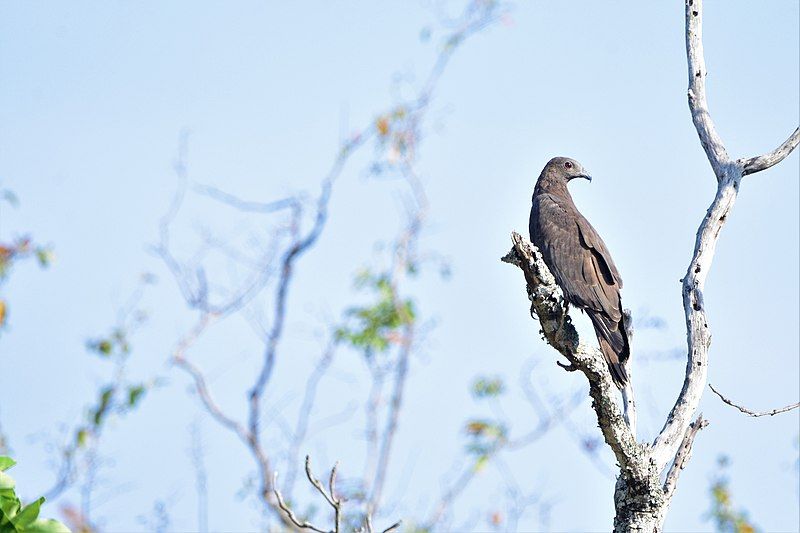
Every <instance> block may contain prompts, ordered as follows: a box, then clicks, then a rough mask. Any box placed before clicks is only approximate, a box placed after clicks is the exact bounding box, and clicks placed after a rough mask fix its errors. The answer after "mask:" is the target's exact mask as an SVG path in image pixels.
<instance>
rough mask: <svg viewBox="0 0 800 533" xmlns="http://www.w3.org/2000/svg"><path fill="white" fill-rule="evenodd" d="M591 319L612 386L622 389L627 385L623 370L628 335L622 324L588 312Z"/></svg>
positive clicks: (628, 348)
mask: <svg viewBox="0 0 800 533" xmlns="http://www.w3.org/2000/svg"><path fill="white" fill-rule="evenodd" d="M587 314H588V315H589V318H591V319H592V325H593V326H594V331H595V334H596V335H597V340H598V342H599V343H600V351H602V352H603V357H605V360H606V363H608V369H609V370H610V371H611V378H612V379H613V380H614V384H615V385H616V386H617V387H618V388H620V389H622V388H624V387H625V385H626V384H627V383H628V372H627V370H625V363H627V361H628V357H629V356H630V352H631V349H630V344H629V342H628V334H627V331H626V328H625V325H624V323H623V321H624V319H622V320H620V321H619V322H613V321H612V320H611V319H610V318H609V317H608V316H606V315H605V314H601V313H594V312H588V313H587Z"/></svg>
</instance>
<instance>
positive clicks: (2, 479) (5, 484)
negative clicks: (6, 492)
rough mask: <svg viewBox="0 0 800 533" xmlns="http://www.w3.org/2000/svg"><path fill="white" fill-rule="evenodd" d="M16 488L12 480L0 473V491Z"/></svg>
mask: <svg viewBox="0 0 800 533" xmlns="http://www.w3.org/2000/svg"><path fill="white" fill-rule="evenodd" d="M16 486H17V484H16V483H15V482H14V478H12V477H11V476H9V475H8V474H6V473H5V472H0V489H13V488H14V487H16Z"/></svg>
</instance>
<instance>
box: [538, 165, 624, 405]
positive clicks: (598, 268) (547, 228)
mask: <svg viewBox="0 0 800 533" xmlns="http://www.w3.org/2000/svg"><path fill="white" fill-rule="evenodd" d="M574 178H585V179H587V180H589V181H591V180H592V177H591V176H590V175H589V174H588V173H587V172H586V170H584V168H583V167H582V166H581V164H580V163H578V162H577V161H575V160H574V159H570V158H567V157H554V158H553V159H551V160H550V161H549V162H548V163H547V165H546V166H545V167H544V170H542V173H541V174H540V175H539V179H538V181H537V182H536V188H535V189H534V191H533V199H532V204H533V205H532V206H531V218H530V225H529V229H530V233H531V241H532V242H533V244H535V245H536V247H537V248H539V251H540V252H541V253H542V257H543V258H544V262H545V263H546V264H547V267H548V268H549V269H550V271H551V272H552V273H553V276H555V278H556V282H557V283H558V285H559V286H560V287H561V289H562V291H564V296H565V297H566V299H567V302H568V303H569V304H571V305H574V306H575V307H578V308H580V309H581V310H583V311H584V312H585V313H586V314H587V315H589V318H590V319H591V321H592V325H593V326H594V331H595V333H596V334H597V340H598V342H599V343H600V349H601V351H602V352H603V356H604V357H605V360H606V362H607V363H608V368H609V370H611V377H612V378H613V380H614V383H615V384H616V385H617V387H619V388H620V389H622V388H624V387H625V385H626V384H627V382H628V374H627V372H626V370H625V363H626V362H627V360H628V357H630V341H629V339H628V331H627V330H626V327H625V326H626V324H627V320H628V319H627V318H626V317H625V312H624V311H623V309H622V300H621V298H620V294H619V291H620V289H621V288H622V277H620V275H619V272H618V271H617V267H616V266H615V265H614V261H613V260H612V259H611V254H610V253H609V251H608V248H606V245H605V243H604V242H603V239H601V238H600V236H599V235H598V234H597V231H595V229H594V228H593V227H592V225H591V224H589V221H588V220H586V219H585V218H584V217H583V215H581V214H580V213H579V212H578V208H577V207H575V203H574V202H573V201H572V196H570V194H569V190H568V189H567V183H569V181H570V180H572V179H574Z"/></svg>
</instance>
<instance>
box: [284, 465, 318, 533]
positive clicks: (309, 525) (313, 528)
mask: <svg viewBox="0 0 800 533" xmlns="http://www.w3.org/2000/svg"><path fill="white" fill-rule="evenodd" d="M272 491H273V493H274V494H275V499H276V500H278V507H280V509H281V511H283V512H284V513H285V515H286V517H287V518H288V519H289V520H290V521H291V523H292V524H294V525H295V526H297V527H298V528H300V529H310V530H311V531H316V532H317V533H330V532H329V531H328V530H325V529H320V528H318V527H317V526H315V525H314V524H312V523H311V522H308V521H306V520H302V521H301V520H300V519H298V518H297V516H296V515H295V514H294V512H293V511H292V508H291V507H289V506H288V505H286V502H285V501H284V500H283V495H282V494H281V491H279V490H278V473H277V472H275V474H274V477H273V482H272Z"/></svg>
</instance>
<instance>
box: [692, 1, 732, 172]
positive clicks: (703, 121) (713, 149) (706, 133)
mask: <svg viewBox="0 0 800 533" xmlns="http://www.w3.org/2000/svg"><path fill="white" fill-rule="evenodd" d="M686 57H687V59H688V66H689V92H688V96H689V109H690V110H691V112H692V121H693V122H694V127H695V129H696V130H697V135H698V136H699V137H700V144H702V145H703V150H705V152H706V156H708V161H709V162H710V163H711V168H713V169H714V173H715V174H716V175H717V181H719V180H720V179H721V174H720V171H721V170H722V168H723V166H724V165H726V164H727V163H728V162H730V158H729V157H728V152H727V151H726V150H725V146H724V145H723V144H722V139H721V138H720V136H719V134H718V133H717V130H716V128H715V127H714V121H713V120H711V114H710V113H709V111H708V101H707V100H706V75H707V74H708V71H707V70H706V60H705V56H704V53H703V2H702V0H686Z"/></svg>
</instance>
